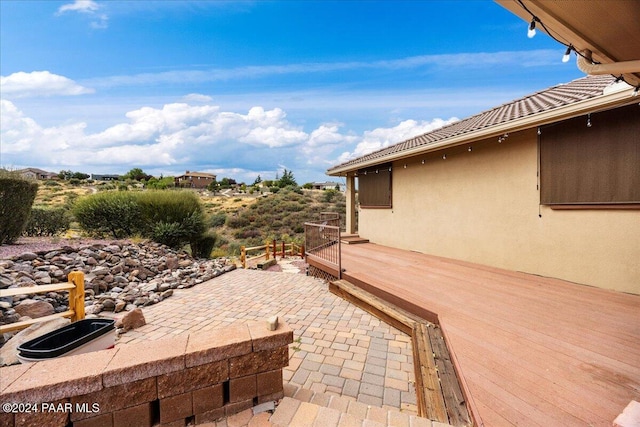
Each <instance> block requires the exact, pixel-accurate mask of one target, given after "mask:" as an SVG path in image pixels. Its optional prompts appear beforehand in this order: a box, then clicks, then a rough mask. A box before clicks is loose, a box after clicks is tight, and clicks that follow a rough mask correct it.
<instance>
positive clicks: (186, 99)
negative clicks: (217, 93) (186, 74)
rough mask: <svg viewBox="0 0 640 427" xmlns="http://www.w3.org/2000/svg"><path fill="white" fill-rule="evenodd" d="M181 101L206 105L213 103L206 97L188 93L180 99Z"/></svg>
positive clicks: (211, 99)
mask: <svg viewBox="0 0 640 427" xmlns="http://www.w3.org/2000/svg"><path fill="white" fill-rule="evenodd" d="M182 101H184V102H192V103H203V104H205V103H207V102H211V101H213V98H211V97H210V96H208V95H202V94H201V93H190V94H188V95H185V96H183V97H182Z"/></svg>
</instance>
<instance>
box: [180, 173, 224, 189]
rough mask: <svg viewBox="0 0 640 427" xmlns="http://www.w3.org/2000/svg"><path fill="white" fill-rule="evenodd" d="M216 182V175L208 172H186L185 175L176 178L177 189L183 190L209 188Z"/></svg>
mask: <svg viewBox="0 0 640 427" xmlns="http://www.w3.org/2000/svg"><path fill="white" fill-rule="evenodd" d="M215 180H216V176H215V175H214V174H212V173H206V172H191V171H186V172H185V173H184V175H180V176H176V177H175V183H176V187H182V188H207V186H208V185H209V184H211V183H212V182H214V181H215Z"/></svg>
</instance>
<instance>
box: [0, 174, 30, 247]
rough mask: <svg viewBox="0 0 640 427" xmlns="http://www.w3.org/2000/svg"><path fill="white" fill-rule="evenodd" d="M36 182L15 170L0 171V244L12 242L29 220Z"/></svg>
mask: <svg viewBox="0 0 640 427" xmlns="http://www.w3.org/2000/svg"><path fill="white" fill-rule="evenodd" d="M37 192H38V184H37V183H36V182H33V181H29V180H26V179H24V178H22V177H21V176H20V175H18V174H17V173H15V172H7V171H0V244H5V243H9V244H10V243H13V242H15V241H16V240H17V239H18V237H20V235H21V234H22V230H24V227H25V226H26V225H27V221H29V213H30V212H31V206H32V205H33V201H34V200H35V198H36V193H37Z"/></svg>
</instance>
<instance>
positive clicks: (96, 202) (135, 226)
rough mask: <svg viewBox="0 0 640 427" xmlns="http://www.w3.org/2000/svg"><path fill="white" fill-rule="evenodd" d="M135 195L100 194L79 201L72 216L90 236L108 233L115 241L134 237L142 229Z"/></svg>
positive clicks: (127, 193)
mask: <svg viewBox="0 0 640 427" xmlns="http://www.w3.org/2000/svg"><path fill="white" fill-rule="evenodd" d="M135 196H136V193H129V192H126V191H118V192H102V193H97V194H93V195H91V196H86V197H82V198H80V199H78V200H77V201H76V203H75V204H74V207H73V214H74V216H75V218H76V220H77V221H78V223H79V224H80V227H81V228H82V229H83V230H85V231H87V232H88V233H90V234H98V235H100V234H111V235H112V236H113V237H114V238H115V239H119V238H122V237H129V236H133V235H134V234H136V233H138V232H139V231H140V230H141V229H142V228H143V220H142V209H141V208H140V205H139V204H138V201H137V200H136V197H135Z"/></svg>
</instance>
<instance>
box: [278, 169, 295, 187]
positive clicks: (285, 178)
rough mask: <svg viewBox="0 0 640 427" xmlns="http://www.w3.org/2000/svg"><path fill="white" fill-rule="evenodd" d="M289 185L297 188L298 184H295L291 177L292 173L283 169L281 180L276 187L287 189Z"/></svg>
mask: <svg viewBox="0 0 640 427" xmlns="http://www.w3.org/2000/svg"><path fill="white" fill-rule="evenodd" d="M290 185H293V186H294V187H297V186H298V183H297V182H296V179H295V178H294V177H293V172H292V171H288V170H286V169H285V170H284V172H283V173H282V178H280V181H278V187H280V188H283V187H288V186H290Z"/></svg>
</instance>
